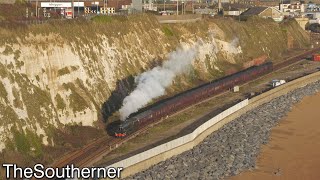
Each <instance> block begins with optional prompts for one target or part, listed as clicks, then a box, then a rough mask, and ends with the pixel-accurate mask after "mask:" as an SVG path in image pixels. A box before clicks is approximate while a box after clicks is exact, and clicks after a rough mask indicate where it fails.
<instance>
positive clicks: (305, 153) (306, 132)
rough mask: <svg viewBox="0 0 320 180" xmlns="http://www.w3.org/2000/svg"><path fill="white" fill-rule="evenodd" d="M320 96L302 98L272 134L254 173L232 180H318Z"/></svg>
mask: <svg viewBox="0 0 320 180" xmlns="http://www.w3.org/2000/svg"><path fill="white" fill-rule="evenodd" d="M319 106H320V93H318V94H317V95H315V96H311V97H306V98H304V99H303V101H302V102H301V103H299V104H297V105H295V106H294V108H293V109H292V111H291V112H290V113H289V114H288V116H287V117H285V118H284V119H283V120H281V122H280V124H279V125H278V126H277V127H275V128H274V129H273V130H272V134H271V139H270V142H269V143H268V144H267V145H265V146H263V147H262V150H261V153H260V155H259V157H258V159H257V169H255V170H253V171H246V172H243V173H241V174H240V175H238V176H234V177H231V178H229V179H232V180H256V179H259V180H269V179H283V180H294V179H299V180H300V179H308V180H313V179H314V180H318V179H320V170H319V168H320V111H319Z"/></svg>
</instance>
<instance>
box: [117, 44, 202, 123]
mask: <svg viewBox="0 0 320 180" xmlns="http://www.w3.org/2000/svg"><path fill="white" fill-rule="evenodd" d="M197 44H198V43H196V45H194V46H192V47H189V48H178V49H177V50H176V51H174V52H171V53H170V54H169V56H168V60H167V61H165V62H164V63H163V65H162V66H157V67H155V68H153V69H151V70H150V71H147V72H144V73H142V74H140V75H139V76H137V77H136V78H135V83H136V84H137V87H136V89H135V90H134V91H133V92H131V93H130V95H129V96H127V97H125V99H124V100H123V105H122V107H121V108H120V110H119V112H120V119H121V120H125V119H126V118H127V117H128V116H129V115H130V114H132V113H134V112H137V111H138V110H139V109H140V108H142V107H144V106H145V105H147V104H148V103H149V102H150V101H151V100H152V99H154V98H156V97H159V96H161V95H163V94H165V89H166V87H168V86H169V85H171V84H172V81H173V79H174V78H175V77H176V76H177V75H179V74H182V73H184V72H185V71H186V70H187V69H188V66H190V65H191V64H192V62H193V60H194V59H195V57H196V55H197V52H198V48H197V47H198V45H197Z"/></svg>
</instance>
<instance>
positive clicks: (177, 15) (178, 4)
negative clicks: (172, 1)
mask: <svg viewBox="0 0 320 180" xmlns="http://www.w3.org/2000/svg"><path fill="white" fill-rule="evenodd" d="M178 15H179V1H178V0H177V16H178Z"/></svg>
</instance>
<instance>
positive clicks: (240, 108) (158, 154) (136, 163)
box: [109, 72, 320, 177]
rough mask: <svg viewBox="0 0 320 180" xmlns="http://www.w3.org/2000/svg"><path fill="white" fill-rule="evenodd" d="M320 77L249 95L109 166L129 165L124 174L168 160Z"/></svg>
mask: <svg viewBox="0 0 320 180" xmlns="http://www.w3.org/2000/svg"><path fill="white" fill-rule="evenodd" d="M318 80H320V72H316V73H313V74H311V75H307V76H304V77H302V78H299V79H296V80H294V81H291V82H289V83H286V84H284V85H282V86H280V87H277V88H275V89H272V90H270V91H268V92H266V93H263V94H261V95H259V96H256V97H254V98H252V99H250V100H248V99H246V100H244V101H242V102H240V103H238V104H236V105H234V106H232V107H231V108H229V109H227V110H225V111H223V112H222V113H220V114H218V115H217V116H215V117H213V118H212V119H210V120H208V121H207V122H205V123H204V124H202V125H201V126H199V127H198V128H197V129H195V130H194V131H193V132H192V133H190V134H188V135H185V136H182V137H180V138H178V139H175V140H172V141H170V142H167V143H165V144H162V145H160V146H157V147H155V148H152V149H150V150H147V151H144V152H142V153H140V154H137V155H134V156H132V157H130V158H127V159H124V160H122V161H119V162H117V163H114V164H112V165H110V166H109V167H124V168H125V169H124V171H123V172H122V174H121V175H122V177H126V176H129V175H132V174H134V173H137V172H139V171H142V170H144V169H147V168H149V167H150V166H152V165H154V164H157V163H159V162H161V161H164V160H166V159H168V158H170V157H172V156H174V155H178V154H180V153H182V152H184V151H187V150H190V149H192V148H193V147H194V146H196V145H198V144H199V143H200V142H202V141H203V139H205V138H206V137H207V136H208V135H209V134H211V133H212V132H214V131H216V130H218V129H219V128H220V127H222V126H223V125H225V124H227V123H228V122H230V121H232V120H234V119H236V118H237V117H240V116H241V115H242V114H244V113H246V112H247V111H250V110H252V109H254V108H256V107H257V106H260V105H262V104H264V103H266V102H269V101H270V100H272V99H274V98H277V97H279V96H282V95H284V94H286V93H288V92H290V91H292V90H294V89H297V88H299V87H303V86H305V85H307V84H310V83H312V82H316V81H318Z"/></svg>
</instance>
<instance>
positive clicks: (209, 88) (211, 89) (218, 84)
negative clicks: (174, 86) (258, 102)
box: [112, 62, 273, 137]
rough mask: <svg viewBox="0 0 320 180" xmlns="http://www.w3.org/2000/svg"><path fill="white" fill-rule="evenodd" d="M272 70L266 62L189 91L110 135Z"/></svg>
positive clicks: (122, 134) (131, 119)
mask: <svg viewBox="0 0 320 180" xmlns="http://www.w3.org/2000/svg"><path fill="white" fill-rule="evenodd" d="M272 70H273V64H272V62H267V63H264V64H261V65H259V66H253V67H250V68H248V69H245V70H243V71H240V72H237V73H235V74H231V75H229V76H226V77H223V78H220V79H218V80H214V81H211V82H209V83H206V84H203V85H201V86H199V87H196V88H193V89H190V90H188V91H186V92H183V93H180V94H178V95H176V96H174V97H171V98H168V99H167V100H165V101H164V102H163V103H161V104H158V105H155V106H153V107H151V108H149V109H148V110H146V111H144V112H141V113H139V114H136V115H133V116H132V117H129V118H128V119H126V120H125V121H122V122H121V123H120V124H118V125H116V127H114V128H113V130H114V132H112V134H113V135H114V136H115V137H125V136H127V135H128V134H131V133H133V132H135V131H137V130H138V129H141V128H142V127H144V126H146V125H148V124H151V123H153V122H155V121H158V120H160V119H161V118H162V117H166V116H168V115H171V114H174V113H175V112H177V111H180V110H182V109H184V108H187V107H189V106H191V105H193V104H196V103H198V102H200V101H202V100H204V99H207V98H208V97H210V96H213V95H217V94H220V93H222V92H224V91H226V90H228V89H230V88H232V87H234V86H236V85H240V84H243V83H245V82H248V81H250V80H253V79H255V78H257V77H260V76H262V75H264V74H267V73H269V72H271V71H272Z"/></svg>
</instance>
